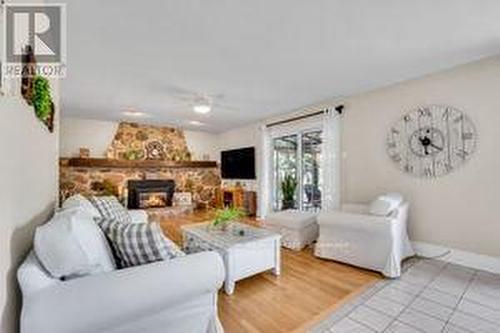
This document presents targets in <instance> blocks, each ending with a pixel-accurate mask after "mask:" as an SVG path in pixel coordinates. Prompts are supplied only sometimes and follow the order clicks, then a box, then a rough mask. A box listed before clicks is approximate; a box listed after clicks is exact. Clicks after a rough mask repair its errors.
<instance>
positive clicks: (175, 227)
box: [161, 213, 381, 333]
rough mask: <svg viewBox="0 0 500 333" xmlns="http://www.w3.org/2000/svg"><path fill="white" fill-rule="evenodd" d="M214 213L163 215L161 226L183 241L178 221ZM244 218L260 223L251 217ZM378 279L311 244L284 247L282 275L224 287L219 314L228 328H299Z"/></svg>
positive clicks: (236, 332) (239, 332)
mask: <svg viewBox="0 0 500 333" xmlns="http://www.w3.org/2000/svg"><path fill="white" fill-rule="evenodd" d="M210 217H211V213H196V214H193V215H190V216H185V217H180V218H175V219H168V220H163V221H161V225H162V228H163V230H164V232H165V233H166V234H167V235H168V236H169V237H170V238H172V239H174V240H175V241H176V242H179V243H180V242H181V240H182V236H181V232H180V226H182V225H186V224H191V223H199V222H203V221H206V220H208V219H209V218H210ZM246 222H247V223H250V224H254V225H259V223H258V222H257V221H255V220H252V219H248V220H247V221H246ZM380 278H381V276H380V275H379V274H377V273H374V272H371V271H366V270H362V269H358V268H355V267H352V266H348V265H344V264H340V263H336V262H333V261H328V260H322V259H318V258H316V257H314V256H313V253H312V249H305V250H303V251H300V252H295V251H290V250H286V249H283V250H282V271H281V276H279V277H276V276H274V275H272V274H271V273H263V274H259V275H256V276H253V277H250V278H248V279H245V280H242V281H239V282H237V283H236V290H235V292H234V294H233V295H230V296H228V295H226V294H225V293H224V292H220V293H219V314H220V318H221V321H222V325H223V326H224V329H225V331H226V332H227V333H233V332H234V333H245V332H249V333H250V332H265V333H272V332H292V331H297V332H300V331H304V330H305V329H306V328H307V327H308V326H309V325H312V324H313V323H315V322H317V321H318V320H320V319H321V318H322V317H323V316H326V315H327V314H328V313H329V312H331V311H333V310H334V309H335V307H337V306H338V305H339V304H341V303H342V302H343V301H345V300H347V299H349V298H350V297H352V296H353V295H355V294H357V293H359V292H361V291H362V290H364V289H365V288H366V287H368V286H370V285H371V284H372V283H374V282H375V281H377V280H379V279H380Z"/></svg>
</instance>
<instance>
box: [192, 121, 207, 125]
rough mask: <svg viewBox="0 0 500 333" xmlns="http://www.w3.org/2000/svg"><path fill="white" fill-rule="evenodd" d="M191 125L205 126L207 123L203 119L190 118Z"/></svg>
mask: <svg viewBox="0 0 500 333" xmlns="http://www.w3.org/2000/svg"><path fill="white" fill-rule="evenodd" d="M189 125H193V126H204V125H205V124H204V123H202V122H201V121H198V120H190V121H189Z"/></svg>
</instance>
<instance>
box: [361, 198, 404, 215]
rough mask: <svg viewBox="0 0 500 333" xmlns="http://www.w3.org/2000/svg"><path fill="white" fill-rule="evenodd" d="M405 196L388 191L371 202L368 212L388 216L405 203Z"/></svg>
mask: <svg viewBox="0 0 500 333" xmlns="http://www.w3.org/2000/svg"><path fill="white" fill-rule="evenodd" d="M403 200H404V199H403V196H402V195H401V194H399V193H388V194H383V195H380V196H378V197H377V198H376V199H375V200H373V201H372V202H371V203H370V207H369V209H368V212H369V213H370V214H372V215H377V216H388V215H389V214H391V213H392V212H393V211H394V210H395V209H396V208H398V207H399V205H401V203H403Z"/></svg>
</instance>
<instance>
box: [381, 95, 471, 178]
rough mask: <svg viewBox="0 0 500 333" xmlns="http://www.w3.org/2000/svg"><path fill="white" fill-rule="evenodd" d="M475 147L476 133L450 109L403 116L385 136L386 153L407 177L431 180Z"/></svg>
mask: <svg viewBox="0 0 500 333" xmlns="http://www.w3.org/2000/svg"><path fill="white" fill-rule="evenodd" d="M475 147H476V130H475V127H474V124H473V123H472V121H471V120H470V119H469V117H467V115H466V114H464V113H463V112H462V111H460V110H457V109H455V108H453V107H450V106H441V105H431V106H424V107H420V108H418V109H415V110H413V111H410V112H408V113H406V114H405V115H404V116H403V117H402V118H401V119H400V120H399V121H398V122H397V123H396V124H394V126H392V127H391V129H390V131H389V134H388V137H387V152H388V154H389V157H390V158H391V160H392V161H393V162H394V163H396V165H397V166H398V167H399V168H400V169H401V170H403V171H404V172H407V173H409V174H412V175H415V176H419V177H425V178H432V177H438V176H442V175H445V174H447V173H449V172H451V171H453V170H454V169H456V168H457V167H459V166H460V165H462V164H463V163H464V162H466V161H467V160H468V159H469V158H470V157H471V155H472V153H473V152H474V149H475Z"/></svg>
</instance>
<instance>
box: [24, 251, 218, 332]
mask: <svg viewBox="0 0 500 333" xmlns="http://www.w3.org/2000/svg"><path fill="white" fill-rule="evenodd" d="M224 274H225V273H224V266H223V263H222V260H221V258H220V256H219V255H218V254H217V253H214V252H202V253H198V254H193V255H188V256H184V257H181V258H177V259H173V260H171V261H168V262H157V263H152V264H148V265H144V266H137V267H132V268H127V269H123V270H116V271H113V272H111V273H105V274H98V275H90V276H86V277H82V278H76V279H72V280H68V281H60V280H58V279H54V278H52V277H50V276H49V275H48V273H46V271H45V270H44V268H43V267H42V266H41V264H40V262H39V261H38V259H37V258H36V256H35V254H34V253H33V252H32V253H31V254H30V255H29V256H28V257H27V259H26V260H25V261H24V263H23V264H22V265H21V267H20V268H19V270H18V280H19V284H20V287H21V290H22V294H23V308H22V313H21V333H89V332H92V333H100V332H107V333H118V332H119V333H137V332H141V333H165V332H183V333H189V332H192V333H198V332H203V333H205V332H206V333H216V332H222V331H223V330H222V327H221V326H220V323H219V321H218V316H217V291H218V290H219V288H220V287H221V286H222V282H223V280H224Z"/></svg>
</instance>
